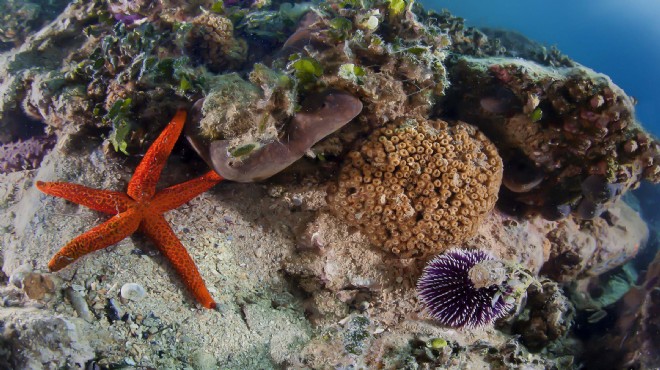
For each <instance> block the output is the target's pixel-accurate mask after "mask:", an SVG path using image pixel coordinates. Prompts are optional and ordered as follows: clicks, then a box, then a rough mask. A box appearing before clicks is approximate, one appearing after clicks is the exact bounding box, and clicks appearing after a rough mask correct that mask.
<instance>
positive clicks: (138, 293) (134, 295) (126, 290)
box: [121, 283, 147, 301]
mask: <svg viewBox="0 0 660 370" xmlns="http://www.w3.org/2000/svg"><path fill="white" fill-rule="evenodd" d="M146 294H147V293H146V292H145V291H144V288H143V287H142V285H140V284H136V283H127V284H124V285H123V286H122V287H121V297H122V298H124V299H128V300H131V301H139V300H141V299H142V298H144V296H145V295H146Z"/></svg>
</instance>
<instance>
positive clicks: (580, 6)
mask: <svg viewBox="0 0 660 370" xmlns="http://www.w3.org/2000/svg"><path fill="white" fill-rule="evenodd" d="M421 3H422V4H423V5H424V6H425V7H427V8H429V9H434V10H437V11H439V10H441V9H447V10H449V11H450V12H451V13H452V14H454V15H456V16H459V17H464V18H465V21H466V25H468V26H473V27H493V28H505V29H510V30H515V31H518V32H520V33H522V34H524V35H525V36H526V37H529V38H530V39H532V40H534V41H537V42H540V43H542V44H544V45H546V46H553V45H554V46H557V48H558V49H559V50H560V51H561V52H562V53H564V54H566V55H569V56H570V57H571V58H572V59H574V60H575V61H577V62H579V63H581V64H583V65H585V66H588V67H590V68H593V69H594V70H595V71H597V72H601V73H604V74H606V75H608V76H610V77H611V78H612V80H613V81H614V83H616V84H617V85H619V86H620V87H621V88H623V90H624V91H625V92H626V93H627V94H629V95H631V96H633V97H635V98H636V99H637V100H638V104H637V106H636V113H637V118H638V120H639V121H641V122H642V124H643V125H644V127H646V128H647V129H648V130H649V131H651V132H652V133H654V134H655V135H656V136H658V135H660V88H659V86H660V48H659V47H658V45H660V22H658V19H660V2H658V1H653V0H630V1H625V2H622V1H616V0H602V1H572V0H557V1H551V2H546V1H525V0H511V1H483V0H460V1H459V0H442V1H438V0H425V1H421Z"/></svg>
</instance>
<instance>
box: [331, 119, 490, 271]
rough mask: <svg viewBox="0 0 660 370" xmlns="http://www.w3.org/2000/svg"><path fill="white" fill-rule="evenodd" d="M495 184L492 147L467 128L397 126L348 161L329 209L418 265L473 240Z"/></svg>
mask: <svg viewBox="0 0 660 370" xmlns="http://www.w3.org/2000/svg"><path fill="white" fill-rule="evenodd" d="M501 181H502V159H501V158H500V156H499V155H498V153H497V149H496V148H495V145H493V143H492V142H491V141H490V140H488V138H487V137H486V136H485V135H484V134H482V133H481V132H480V131H478V130H477V129H476V128H474V127H473V126H470V125H468V124H466V123H462V122H459V123H458V124H456V125H454V126H451V127H449V125H448V124H447V123H446V122H444V121H440V120H431V121H427V120H424V119H408V120H398V121H396V122H395V123H393V124H390V125H388V126H386V127H382V128H380V129H377V130H376V131H374V132H373V133H372V134H371V135H370V136H369V137H368V139H367V140H366V141H365V142H364V143H363V144H362V146H361V147H360V148H359V149H357V150H355V151H352V152H350V153H349V154H348V156H347V159H346V161H345V163H344V165H343V167H342V169H341V172H340V174H339V178H338V182H337V183H336V184H332V185H331V186H330V188H329V189H328V204H329V206H330V208H331V209H332V211H333V212H334V213H335V214H336V215H337V216H339V217H340V218H341V219H343V220H346V222H348V223H349V224H351V225H354V226H358V227H359V228H360V229H361V230H362V231H363V232H364V233H365V234H366V235H367V236H368V237H369V239H370V241H371V242H372V244H374V245H376V246H378V247H381V248H383V249H385V250H386V251H389V252H393V253H394V254H396V255H398V256H400V257H404V258H409V257H423V256H427V255H430V254H435V253H438V252H441V251H443V250H445V249H446V248H447V247H448V246H449V245H451V244H458V243H461V242H462V241H464V240H466V239H467V238H469V237H470V236H472V235H473V234H474V233H475V232H476V229H477V227H478V225H479V223H480V222H481V220H482V218H483V217H484V215H485V214H486V213H487V212H489V211H490V210H491V209H492V208H493V206H494V205H495V202H496V201H497V194H498V190H499V188H500V184H501Z"/></svg>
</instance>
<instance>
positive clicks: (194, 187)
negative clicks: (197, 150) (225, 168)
mask: <svg viewBox="0 0 660 370" xmlns="http://www.w3.org/2000/svg"><path fill="white" fill-rule="evenodd" d="M222 180H223V178H222V176H220V175H218V174H217V173H216V172H215V171H213V170H211V171H209V172H207V173H206V174H204V175H202V176H200V177H198V178H196V179H192V180H190V181H186V182H184V183H181V184H177V185H174V186H170V187H169V188H166V189H163V190H161V191H159V192H158V193H157V194H156V195H154V199H153V200H152V201H151V204H153V205H154V206H155V207H156V209H157V210H158V211H157V212H158V213H162V212H165V211H169V210H171V209H174V208H177V207H179V206H181V205H182V204H185V203H188V201H190V200H191V199H193V198H194V197H196V196H198V195H199V194H201V193H203V192H205V191H207V190H209V189H210V188H212V187H214V186H215V185H217V184H218V183H219V182H220V181H222Z"/></svg>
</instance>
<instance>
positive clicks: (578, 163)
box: [448, 57, 660, 219]
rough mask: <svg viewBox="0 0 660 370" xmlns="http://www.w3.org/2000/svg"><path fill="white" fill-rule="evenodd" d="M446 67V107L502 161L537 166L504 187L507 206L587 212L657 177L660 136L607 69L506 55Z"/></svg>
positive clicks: (550, 214) (518, 210)
mask: <svg viewBox="0 0 660 370" xmlns="http://www.w3.org/2000/svg"><path fill="white" fill-rule="evenodd" d="M451 72H452V73H451V76H452V79H453V80H454V82H455V83H454V84H453V85H452V86H453V90H452V91H451V92H450V94H449V98H448V99H449V101H450V104H449V106H450V107H451V108H450V109H451V110H452V112H453V113H455V114H457V116H458V117H459V118H460V119H462V120H465V121H467V122H470V123H472V124H474V125H476V126H478V127H479V128H480V129H481V130H482V131H484V133H486V135H488V137H489V138H490V139H491V140H493V141H494V142H495V144H496V145H497V147H498V149H499V150H500V154H501V155H502V158H503V159H504V162H505V166H506V165H507V163H509V162H510V161H517V162H518V163H520V162H521V161H523V160H527V161H529V163H530V166H529V170H532V169H533V168H536V169H537V170H540V171H542V175H543V176H541V180H542V181H540V183H538V184H537V185H535V186H534V187H533V188H531V189H526V190H525V191H524V192H522V193H510V192H505V193H503V197H504V198H506V199H507V200H508V201H509V202H510V203H514V205H512V204H510V205H508V207H507V208H509V210H510V211H511V212H514V213H515V214H525V213H530V212H535V213H540V214H542V215H543V216H544V217H545V218H547V219H556V218H561V217H562V216H565V214H564V215H558V212H559V210H560V209H561V208H562V207H568V208H569V209H571V210H573V212H574V214H575V215H577V216H580V217H581V218H585V219H591V218H594V217H595V216H598V215H599V214H600V213H601V212H602V211H603V210H604V209H606V208H607V205H609V204H611V203H612V200H613V199H616V198H618V197H619V196H620V195H621V194H622V193H624V192H625V191H626V190H628V189H631V188H635V187H637V186H639V182H640V181H641V180H642V179H647V180H650V181H653V182H658V181H660V149H659V148H660V144H659V143H658V141H657V140H655V139H654V138H653V137H651V136H650V135H649V134H647V133H646V132H644V130H643V129H642V128H641V127H640V126H639V124H638V123H637V122H636V121H635V120H634V108H633V101H632V99H631V98H629V97H628V96H627V95H626V94H625V93H624V92H623V91H622V90H621V89H620V88H619V87H618V86H616V85H615V84H614V83H613V82H612V81H611V80H610V79H609V78H608V77H607V76H605V75H602V74H598V73H596V72H594V71H592V70H590V69H588V68H586V67H582V66H575V67H562V68H550V67H545V66H541V65H539V64H536V63H533V62H530V61H525V60H521V59H512V58H510V59H509V58H492V59H486V58H484V59H476V58H467V57H465V58H458V60H457V61H456V62H455V63H454V64H453V67H452V69H451ZM452 99H456V100H452ZM506 175H507V174H506V173H505V183H506V181H507V176H506ZM596 176H600V179H599V180H598V181H592V180H594V179H596V178H597V177H596ZM601 188H606V189H608V192H607V193H606V194H604V196H602V195H601V194H600V193H602V191H600V190H599V189H601ZM512 190H513V191H514V192H517V190H515V189H512Z"/></svg>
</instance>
